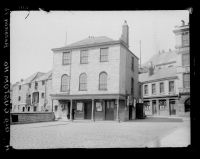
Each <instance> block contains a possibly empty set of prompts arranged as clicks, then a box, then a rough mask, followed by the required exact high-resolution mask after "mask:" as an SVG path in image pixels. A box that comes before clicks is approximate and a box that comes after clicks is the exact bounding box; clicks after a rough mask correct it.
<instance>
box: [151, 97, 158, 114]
mask: <svg viewBox="0 0 200 159" xmlns="http://www.w3.org/2000/svg"><path fill="white" fill-rule="evenodd" d="M152 112H153V114H157V109H156V101H155V100H153V101H152Z"/></svg>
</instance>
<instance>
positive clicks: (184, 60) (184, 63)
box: [182, 53, 190, 66]
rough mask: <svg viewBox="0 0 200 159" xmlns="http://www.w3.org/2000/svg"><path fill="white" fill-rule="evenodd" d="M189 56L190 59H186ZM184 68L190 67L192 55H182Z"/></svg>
mask: <svg viewBox="0 0 200 159" xmlns="http://www.w3.org/2000/svg"><path fill="white" fill-rule="evenodd" d="M186 56H188V59H186V58H185V59H184V57H186ZM182 66H190V54H189V53H186V54H182Z"/></svg>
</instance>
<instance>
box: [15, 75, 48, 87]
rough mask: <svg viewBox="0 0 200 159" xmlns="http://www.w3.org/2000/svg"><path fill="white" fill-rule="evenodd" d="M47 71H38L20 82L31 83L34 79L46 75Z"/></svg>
mask: <svg viewBox="0 0 200 159" xmlns="http://www.w3.org/2000/svg"><path fill="white" fill-rule="evenodd" d="M44 74H45V73H43V72H36V73H34V74H33V75H31V76H29V77H28V78H26V79H25V80H24V81H22V82H20V83H19V84H21V85H22V84H27V83H31V82H32V81H33V80H35V79H36V78H39V77H40V76H42V75H44Z"/></svg>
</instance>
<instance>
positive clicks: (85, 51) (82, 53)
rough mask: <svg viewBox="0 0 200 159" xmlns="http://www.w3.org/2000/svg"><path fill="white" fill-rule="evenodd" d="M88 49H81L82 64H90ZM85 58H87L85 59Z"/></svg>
mask: <svg viewBox="0 0 200 159" xmlns="http://www.w3.org/2000/svg"><path fill="white" fill-rule="evenodd" d="M88 56H89V55H88V50H81V51H80V64H88ZM83 59H87V60H86V61H84V60H83Z"/></svg>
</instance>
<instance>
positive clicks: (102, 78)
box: [99, 72, 107, 90]
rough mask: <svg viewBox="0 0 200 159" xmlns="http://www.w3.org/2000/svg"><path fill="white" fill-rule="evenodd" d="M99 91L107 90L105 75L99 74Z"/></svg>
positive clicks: (103, 73)
mask: <svg viewBox="0 0 200 159" xmlns="http://www.w3.org/2000/svg"><path fill="white" fill-rule="evenodd" d="M99 90H107V73H106V72H101V73H100V74H99Z"/></svg>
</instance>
